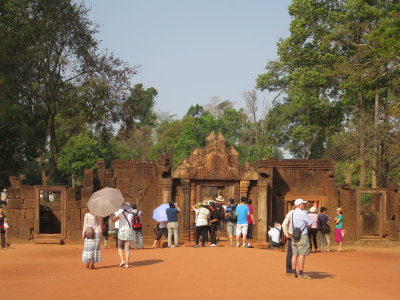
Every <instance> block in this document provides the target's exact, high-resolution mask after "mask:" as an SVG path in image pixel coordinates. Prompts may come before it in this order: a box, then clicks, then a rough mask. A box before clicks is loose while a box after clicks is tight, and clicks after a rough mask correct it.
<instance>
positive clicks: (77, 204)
mask: <svg viewBox="0 0 400 300" xmlns="http://www.w3.org/2000/svg"><path fill="white" fill-rule="evenodd" d="M71 208H75V209H77V208H80V201H67V209H71Z"/></svg>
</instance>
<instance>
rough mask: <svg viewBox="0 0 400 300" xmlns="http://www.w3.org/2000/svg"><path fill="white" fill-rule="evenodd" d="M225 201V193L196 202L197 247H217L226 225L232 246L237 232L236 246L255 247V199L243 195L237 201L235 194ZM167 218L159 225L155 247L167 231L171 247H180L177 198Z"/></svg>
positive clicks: (194, 208) (166, 234)
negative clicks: (253, 245) (236, 201)
mask: <svg viewBox="0 0 400 300" xmlns="http://www.w3.org/2000/svg"><path fill="white" fill-rule="evenodd" d="M228 202H229V203H228V205H226V204H225V201H224V199H223V198H222V196H218V197H216V198H215V199H214V200H208V201H203V202H198V203H197V204H195V205H194V206H193V211H194V213H195V226H196V229H195V245H194V247H200V242H201V246H202V247H205V246H206V245H207V243H208V242H209V243H210V247H217V245H218V242H219V241H220V236H221V234H222V231H223V230H224V228H225V226H226V231H227V234H228V236H229V241H230V245H231V247H234V246H235V245H234V236H236V247H240V245H241V243H240V239H242V241H243V243H242V247H246V248H253V247H252V246H251V240H252V238H253V226H254V215H253V207H252V205H251V203H252V201H251V199H248V198H246V197H242V198H241V200H240V203H235V200H234V199H233V198H230V199H229V200H228ZM166 212H167V219H168V220H167V221H166V222H160V223H159V224H158V225H157V227H156V238H155V240H154V244H153V248H155V247H156V245H157V243H159V242H160V240H161V237H162V236H163V235H164V236H165V237H166V238H167V239H168V247H170V248H174V247H179V243H178V214H179V212H180V210H179V207H178V206H177V205H176V203H175V202H174V201H171V202H170V203H169V208H167V210H166Z"/></svg>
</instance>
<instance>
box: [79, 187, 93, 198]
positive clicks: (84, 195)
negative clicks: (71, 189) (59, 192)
mask: <svg viewBox="0 0 400 300" xmlns="http://www.w3.org/2000/svg"><path fill="white" fill-rule="evenodd" d="M92 194H93V188H90V187H89V188H82V189H81V199H89V198H90V196H92Z"/></svg>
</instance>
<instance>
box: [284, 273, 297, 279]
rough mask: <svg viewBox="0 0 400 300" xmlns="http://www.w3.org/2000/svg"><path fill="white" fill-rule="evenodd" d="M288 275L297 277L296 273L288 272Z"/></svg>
mask: <svg viewBox="0 0 400 300" xmlns="http://www.w3.org/2000/svg"><path fill="white" fill-rule="evenodd" d="M286 276H289V277H292V278H297V274H296V273H286Z"/></svg>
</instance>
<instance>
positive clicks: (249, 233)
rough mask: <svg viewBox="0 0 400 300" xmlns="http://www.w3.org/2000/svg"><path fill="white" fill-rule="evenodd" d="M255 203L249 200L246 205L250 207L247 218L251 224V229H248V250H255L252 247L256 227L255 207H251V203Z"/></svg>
mask: <svg viewBox="0 0 400 300" xmlns="http://www.w3.org/2000/svg"><path fill="white" fill-rule="evenodd" d="M252 202H253V201H252V200H251V199H247V201H246V205H247V206H248V207H249V211H250V213H249V215H248V216H247V222H248V223H249V227H248V229H247V247H248V248H254V247H253V246H252V245H251V239H252V238H253V227H254V209H253V206H251V203H252Z"/></svg>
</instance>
